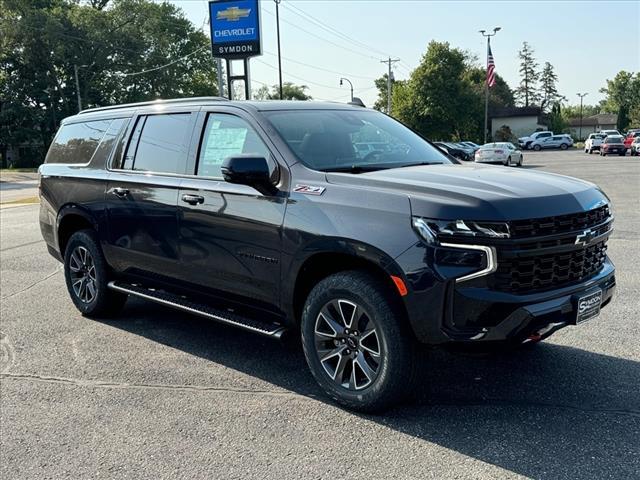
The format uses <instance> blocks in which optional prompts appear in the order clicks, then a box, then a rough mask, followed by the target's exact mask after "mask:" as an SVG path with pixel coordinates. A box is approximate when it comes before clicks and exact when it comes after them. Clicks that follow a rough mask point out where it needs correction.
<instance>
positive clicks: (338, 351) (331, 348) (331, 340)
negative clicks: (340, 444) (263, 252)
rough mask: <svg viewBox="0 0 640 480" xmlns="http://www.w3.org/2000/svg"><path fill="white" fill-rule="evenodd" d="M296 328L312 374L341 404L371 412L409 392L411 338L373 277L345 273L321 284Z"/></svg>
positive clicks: (383, 287) (383, 288)
mask: <svg viewBox="0 0 640 480" xmlns="http://www.w3.org/2000/svg"><path fill="white" fill-rule="evenodd" d="M301 330H302V345H303V348H304V354H305V358H306V360H307V364H308V365H309V369H310V370H311V373H312V374H313V376H314V378H315V379H316V381H317V382H318V384H319V385H320V387H322V389H323V390H324V391H325V392H326V393H327V395H329V396H330V397H331V398H333V399H334V400H335V401H336V402H338V403H340V404H341V405H344V406H345V407H347V408H350V409H353V410H357V411H361V412H376V411H381V410H384V409H386V408H388V407H390V406H392V405H394V404H397V403H398V402H400V401H401V400H402V399H403V398H404V397H405V395H406V394H407V393H408V391H409V388H410V385H411V380H412V377H413V375H412V359H413V355H414V339H413V336H412V334H411V332H410V330H409V327H408V325H407V324H406V320H405V318H404V316H403V314H402V311H401V309H400V306H399V304H398V302H397V301H396V299H394V298H393V297H391V295H390V292H389V287H388V286H387V285H384V284H383V283H382V282H381V281H379V280H378V279H376V278H375V277H373V276H372V275H370V274H368V273H366V272H361V271H345V272H340V273H336V274H334V275H331V276H329V277H327V278H325V279H324V280H322V281H320V282H319V283H318V284H317V285H316V286H315V287H314V288H313V290H311V293H310V294H309V296H308V298H307V301H306V303H305V306H304V310H303V313H302V328H301Z"/></svg>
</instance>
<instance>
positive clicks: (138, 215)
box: [105, 108, 197, 279]
mask: <svg viewBox="0 0 640 480" xmlns="http://www.w3.org/2000/svg"><path fill="white" fill-rule="evenodd" d="M196 117H197V113H195V112H193V111H192V110H189V109H185V108H178V109H174V110H172V111H170V112H166V111H165V112H162V113H155V112H153V113H144V114H139V115H136V116H135V118H134V119H133V122H132V124H131V129H130V131H129V134H128V135H127V137H126V138H125V140H124V143H123V145H122V146H121V149H120V150H121V152H120V155H116V158H115V159H114V164H113V165H112V170H111V172H110V176H109V183H108V186H107V193H106V204H107V216H108V238H107V242H106V243H107V245H106V246H105V254H106V255H107V256H108V260H109V263H110V264H111V265H112V266H113V267H114V268H115V269H117V270H119V271H124V272H128V273H135V274H141V275H152V276H153V277H154V278H158V277H159V276H161V277H166V278H167V279H170V278H172V277H174V276H175V275H176V273H177V272H178V270H179V255H178V211H177V207H178V193H179V189H180V182H181V180H182V177H183V176H184V174H185V171H186V168H187V163H188V159H187V156H188V148H189V141H190V138H191V134H192V132H193V126H194V123H195V120H196Z"/></svg>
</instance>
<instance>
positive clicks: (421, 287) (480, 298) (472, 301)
mask: <svg viewBox="0 0 640 480" xmlns="http://www.w3.org/2000/svg"><path fill="white" fill-rule="evenodd" d="M432 255H433V253H432V249H426V248H424V246H422V247H421V246H416V247H414V248H410V249H409V250H407V251H405V253H404V254H403V255H401V256H400V257H398V258H397V259H396V261H397V262H398V264H399V266H400V267H401V268H402V270H403V271H404V272H406V273H405V275H406V280H407V283H408V286H409V292H410V293H409V295H407V296H406V297H404V299H403V300H404V303H405V308H406V311H407V315H408V319H409V322H410V324H411V327H412V329H413V331H414V334H415V336H416V338H417V339H418V341H420V342H422V343H425V344H429V345H443V344H454V343H457V344H474V343H478V344H480V343H490V342H507V341H516V342H524V341H528V340H533V339H535V340H541V339H542V338H545V337H547V336H549V335H551V334H552V333H553V332H555V331H557V330H558V329H560V328H563V327H566V326H568V325H572V324H573V323H574V322H575V319H576V299H577V298H578V297H580V296H582V295H584V294H586V293H590V292H591V291H592V290H596V289H598V288H599V289H601V290H602V307H601V308H604V307H605V306H606V305H607V304H608V303H609V302H610V301H611V298H612V296H613V294H614V291H615V285H616V280H615V267H614V265H613V263H612V262H611V261H610V259H609V258H606V260H605V262H604V264H603V266H602V268H601V269H600V270H599V271H598V273H596V274H595V275H593V276H591V277H590V278H588V279H586V280H583V281H582V282H580V283H575V284H572V285H568V286H564V287H560V288H556V289H553V290H545V291H535V292H534V293H530V294H513V293H506V292H501V291H496V290H492V289H490V288H488V287H487V286H486V282H484V281H483V279H476V280H470V281H463V282H458V283H456V281H455V280H454V279H450V280H446V279H443V277H442V275H440V274H439V273H438V272H436V271H435V270H434V268H433V256H432ZM594 321H597V319H596V320H594Z"/></svg>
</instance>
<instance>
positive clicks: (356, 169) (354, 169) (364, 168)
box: [322, 165, 390, 173]
mask: <svg viewBox="0 0 640 480" xmlns="http://www.w3.org/2000/svg"><path fill="white" fill-rule="evenodd" d="M387 168H390V167H387V166H381V165H348V166H344V167H333V168H325V169H324V170H322V171H323V172H346V173H363V172H375V171H376V170H385V169H387Z"/></svg>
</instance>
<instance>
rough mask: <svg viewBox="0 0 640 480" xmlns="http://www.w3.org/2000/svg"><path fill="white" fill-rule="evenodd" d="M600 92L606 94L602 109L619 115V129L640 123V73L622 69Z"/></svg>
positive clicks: (601, 104)
mask: <svg viewBox="0 0 640 480" xmlns="http://www.w3.org/2000/svg"><path fill="white" fill-rule="evenodd" d="M600 92H601V93H604V94H605V95H606V97H605V99H604V100H603V101H602V102H601V103H600V106H601V107H602V110H603V111H605V112H607V113H616V114H617V115H618V125H617V126H618V130H624V129H626V128H628V127H630V126H637V125H640V73H635V74H634V73H633V72H626V71H624V70H621V71H620V72H618V73H617V75H616V76H615V77H614V79H613V80H607V85H606V87H603V88H601V89H600Z"/></svg>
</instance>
